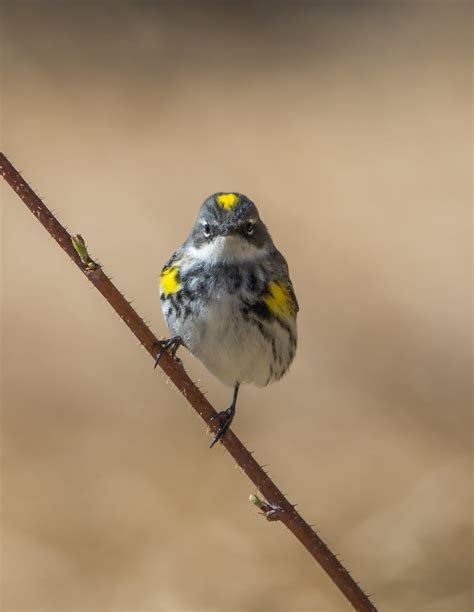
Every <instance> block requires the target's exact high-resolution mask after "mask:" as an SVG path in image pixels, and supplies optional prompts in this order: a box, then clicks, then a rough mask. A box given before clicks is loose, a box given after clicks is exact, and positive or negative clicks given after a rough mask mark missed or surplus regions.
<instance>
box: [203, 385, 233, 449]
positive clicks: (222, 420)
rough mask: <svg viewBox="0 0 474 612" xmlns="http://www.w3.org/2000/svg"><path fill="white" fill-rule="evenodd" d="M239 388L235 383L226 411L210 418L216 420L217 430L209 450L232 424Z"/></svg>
mask: <svg viewBox="0 0 474 612" xmlns="http://www.w3.org/2000/svg"><path fill="white" fill-rule="evenodd" d="M239 386H240V383H238V382H237V383H235V386H234V394H233V396H232V402H231V404H230V406H229V407H228V408H227V410H222V411H221V412H218V413H217V414H216V415H215V416H213V417H212V418H211V421H214V419H217V420H218V421H219V428H218V430H217V431H216V435H215V436H214V438H213V440H212V442H211V446H210V448H212V447H213V446H214V444H216V443H217V442H219V440H221V439H222V438H223V437H224V435H225V433H226V432H227V430H228V429H229V427H230V424H231V423H232V420H233V418H234V415H235V404H236V403H237V395H238V393H239Z"/></svg>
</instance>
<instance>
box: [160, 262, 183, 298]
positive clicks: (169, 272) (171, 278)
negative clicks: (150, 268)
mask: <svg viewBox="0 0 474 612" xmlns="http://www.w3.org/2000/svg"><path fill="white" fill-rule="evenodd" d="M160 287H161V291H162V292H163V293H164V294H165V295H171V294H172V293H176V292H177V291H179V290H180V289H181V283H180V282H179V280H178V268H177V267H176V266H169V268H165V269H164V270H163V272H162V273H161V280H160Z"/></svg>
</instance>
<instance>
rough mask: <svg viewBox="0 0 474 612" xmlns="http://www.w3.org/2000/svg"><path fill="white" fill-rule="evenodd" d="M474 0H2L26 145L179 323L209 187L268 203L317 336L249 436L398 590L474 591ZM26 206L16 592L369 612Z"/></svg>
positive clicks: (19, 215)
mask: <svg viewBox="0 0 474 612" xmlns="http://www.w3.org/2000/svg"><path fill="white" fill-rule="evenodd" d="M470 17H471V15H470V4H469V3H462V2H455V1H454V2H419V3H409V2H406V3H395V2H383V3H374V4H361V3H358V2H353V3H347V4H342V3H326V4H318V3H316V2H312V3H311V2H307V3H300V2H295V3H290V2H289V1H288V2H286V3H278V2H270V1H267V2H257V3H253V4H251V3H243V4H242V3H240V4H239V5H238V4H237V3H230V2H215V3H209V2H205V3H198V2H194V3H193V2H189V3H186V2H183V1H178V2H175V3H171V2H169V3H138V2H137V3H127V4H120V3H118V2H104V3H98V2H95V3H93V2H91V3H87V2H54V3H45V2H40V1H37V2H20V1H18V2H13V1H11V2H5V3H3V4H2V21H3V23H2V29H3V31H2V45H1V50H2V96H1V101H2V149H3V150H4V151H5V152H6V153H7V154H8V156H9V157H10V159H11V160H12V162H13V163H15V164H17V165H18V167H19V168H21V170H22V171H23V172H24V175H25V177H26V178H27V179H28V180H29V181H30V183H31V184H32V185H33V186H34V187H35V188H37V189H38V191H39V193H40V194H41V195H42V196H43V197H44V198H45V201H46V203H47V204H48V205H49V206H50V207H51V208H53V209H55V210H56V211H57V214H58V216H59V218H60V220H61V221H62V222H63V223H65V224H66V225H67V226H68V228H69V229H70V231H72V232H81V233H82V234H83V235H84V236H85V238H86V240H87V242H88V244H89V246H90V249H91V252H92V254H93V255H94V256H96V257H97V258H98V259H99V260H100V261H101V262H103V264H104V266H105V268H106V270H107V271H108V272H109V273H110V274H111V275H112V276H113V277H114V279H115V281H116V283H117V285H118V287H120V288H121V289H122V290H123V291H124V292H125V294H126V295H127V297H129V298H130V299H133V300H134V301H135V305H136V308H137V309H138V311H139V312H140V313H141V314H142V315H143V316H144V317H145V318H146V319H147V320H149V321H150V323H151V325H152V328H153V329H154V330H155V331H156V332H157V333H159V334H166V328H165V325H164V323H163V320H162V316H161V313H160V309H159V300H158V295H157V279H158V274H159V271H160V269H161V266H162V265H163V263H164V262H165V261H166V259H167V258H168V256H169V255H170V254H171V253H172V251H173V250H174V249H175V248H176V247H177V246H178V245H179V244H180V243H181V242H182V241H183V239H184V238H185V236H186V234H187V232H188V230H189V228H190V227H191V225H192V223H193V222H194V218H195V215H196V213H197V210H198V207H199V205H200V203H201V201H202V200H203V199H204V198H205V197H206V196H207V195H209V194H210V193H212V192H214V191H217V190H238V191H242V192H244V193H246V194H247V195H249V196H250V197H251V198H252V199H254V200H255V202H256V203H257V204H258V206H259V208H260V211H261V214H262V217H263V218H264V220H265V222H266V223H267V224H268V226H269V228H270V230H271V231H272V234H273V237H274V239H275V242H276V244H277V245H278V246H279V248H280V249H281V250H282V251H283V253H284V254H285V255H286V257H287V259H288V261H289V264H290V270H291V274H292V278H293V281H294V285H295V288H296V291H297V295H298V298H299V301H300V305H301V312H300V319H299V329H300V344H299V352H298V356H297V359H296V361H295V363H294V366H293V367H292V370H291V372H290V374H289V375H288V376H287V377H286V378H285V379H284V380H283V381H281V382H280V383H278V384H277V385H274V386H272V387H269V388H268V389H266V390H258V389H254V388H250V387H249V388H245V389H244V390H243V393H242V394H241V398H240V405H239V406H238V412H237V419H236V421H235V431H236V433H237V434H238V435H239V436H241V438H242V440H243V441H244V442H245V443H246V444H248V445H249V447H251V448H253V449H255V450H256V457H257V458H258V459H259V460H260V461H261V462H262V463H268V464H269V471H270V474H271V475H272V476H273V477H274V479H275V480H276V482H277V483H278V484H279V485H280V486H281V487H282V488H283V490H285V491H287V492H288V494H289V496H290V499H291V500H292V501H294V502H298V504H299V508H300V510H301V511H302V513H303V515H304V516H305V517H306V518H307V519H308V521H310V522H314V523H316V525H317V528H318V530H319V531H320V533H321V535H322V536H323V537H324V538H325V539H326V540H327V542H328V543H329V544H330V546H331V547H333V548H334V550H335V551H337V552H339V553H340V554H341V556H342V558H343V560H344V561H345V563H346V564H347V565H348V567H349V568H350V569H351V570H352V571H353V572H354V574H355V576H356V578H357V579H358V580H360V581H361V583H362V584H363V586H364V587H365V588H366V589H367V590H368V591H370V592H374V593H375V597H374V599H375V602H376V603H377V604H378V605H379V606H380V609H381V610H384V611H389V612H412V611H415V612H461V611H462V612H468V611H469V610H472V601H471V599H470V588H471V587H470V584H471V578H472V576H471V537H470V528H471V522H470V483H471V465H470V456H471V450H472V438H471V424H470V401H469V399H470V318H469V317H470V309H469V302H470V286H471V281H470V274H469V264H470V212H469V205H470V197H471V192H470V184H471V165H470V162H471V160H470V155H471V151H470V147H471V131H470V123H471V115H470V113H471V104H472V99H471V88H470V85H471V83H470V69H471V66H470V45H469V43H470V27H471V25H470ZM2 217H3V234H2V256H3V272H2V297H3V315H2V322H3V337H2V348H3V402H2V409H3V420H2V433H3V437H2V448H3V455H2V498H3V512H2V571H1V575H2V606H3V607H2V610H5V611H6V612H14V611H15V612H16V611H21V610H24V611H26V610H41V611H42V612H43V611H44V612H56V611H64V612H66V611H74V612H76V611H81V612H96V611H97V612H98V611H101V612H102V611H111V612H112V611H114V612H115V611H117V612H118V611H137V612H138V611H142V610H143V611H145V610H149V611H153V610H157V611H158V610H159V611H179V612H184V611H187V612H195V611H198V610H199V611H211V612H217V611H228V612H244V611H245V612H247V611H248V612H251V611H257V610H259V611H265V612H267V611H276V612H293V611H298V610H306V611H309V610H311V611H313V610H314V611H321V612H339V611H341V612H343V611H344V610H347V609H348V606H347V605H346V603H345V601H344V600H343V598H342V597H341V596H340V595H339V593H338V592H337V591H336V589H335V588H334V587H333V586H332V584H331V583H330V582H329V580H328V579H327V577H326V576H325V575H324V574H323V572H322V571H321V570H320V569H319V568H318V567H316V566H315V564H314V563H313V562H312V560H311V558H310V557H309V556H308V555H307V553H306V552H305V551H304V550H303V549H302V548H301V547H300V546H299V545H298V544H297V542H296V541H295V540H294V539H292V537H290V535H289V534H288V533H287V532H286V531H285V530H284V528H283V527H281V526H280V525H278V524H267V523H266V522H265V521H264V520H263V519H262V518H261V517H259V516H258V515H257V514H256V512H255V509H254V508H253V507H252V506H251V505H250V504H249V503H248V501H247V498H248V495H249V493H252V492H254V490H253V488H252V486H251V485H250V483H249V482H248V481H247V480H246V479H245V478H244V477H243V476H242V474H241V473H240V472H239V471H238V470H234V466H233V463H232V461H231V460H229V457H228V456H227V455H226V454H225V452H224V451H223V450H222V449H221V448H218V449H215V450H213V451H210V450H209V448H208V444H209V441H210V437H209V436H208V435H206V432H205V428H204V426H203V424H202V423H201V422H200V420H199V419H198V418H197V417H196V416H195V415H194V413H193V412H192V411H191V410H190V409H189V408H188V407H187V405H186V402H185V400H184V399H183V398H181V397H180V396H179V395H178V394H177V392H176V391H175V390H174V389H173V388H172V387H171V386H170V385H167V384H166V380H165V378H164V377H163V376H162V375H161V374H160V373H158V372H154V371H153V368H152V363H151V360H150V359H149V357H148V356H147V355H146V353H145V352H144V351H143V350H142V349H141V348H139V347H138V346H137V344H136V342H135V340H134V339H133V337H132V336H131V334H130V333H129V332H128V331H127V329H126V328H125V326H124V325H123V324H122V323H121V322H120V320H119V319H118V318H117V317H116V316H115V315H114V314H113V313H112V311H111V309H110V307H109V306H108V305H107V304H106V303H105V302H104V300H103V299H102V298H101V297H100V295H99V294H98V293H97V292H96V291H95V290H94V289H93V288H91V287H89V286H88V284H87V281H86V280H85V279H84V278H83V277H81V275H80V274H79V273H78V272H77V270H75V269H74V267H73V266H72V265H71V263H70V262H69V261H68V259H67V258H66V257H65V255H64V254H63V253H62V252H61V251H60V250H59V248H58V247H57V245H56V244H54V243H53V241H52V240H51V239H50V238H49V237H48V236H47V234H46V233H45V231H44V229H43V228H42V227H41V226H40V225H39V224H38V223H37V222H35V220H34V218H33V217H32V216H31V215H30V213H29V212H28V211H27V210H26V208H25V207H24V206H23V204H22V203H21V202H20V201H19V200H18V199H17V198H16V197H15V196H14V194H13V193H12V192H10V191H9V190H8V189H6V188H3V190H2ZM182 356H183V358H184V359H185V363H186V367H187V368H188V370H189V371H190V372H191V374H192V376H193V377H194V378H195V379H200V381H201V383H200V384H201V385H202V386H203V388H205V389H206V390H208V392H209V397H210V399H211V400H212V401H213V402H214V403H215V406H216V407H223V406H225V405H226V403H227V401H228V398H229V393H230V391H229V390H228V389H226V388H224V387H222V385H220V384H219V383H218V382H217V381H215V380H214V379H213V378H212V377H211V375H210V374H208V373H207V372H206V371H205V370H204V368H203V367H202V366H201V365H200V364H199V363H197V362H196V361H195V360H194V359H193V358H191V357H190V356H189V355H186V354H185V353H183V355H182Z"/></svg>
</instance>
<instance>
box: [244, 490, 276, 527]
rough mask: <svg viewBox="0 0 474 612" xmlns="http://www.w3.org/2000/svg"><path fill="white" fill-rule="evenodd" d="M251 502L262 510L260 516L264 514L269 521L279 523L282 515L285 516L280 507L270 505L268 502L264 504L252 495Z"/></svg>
mask: <svg viewBox="0 0 474 612" xmlns="http://www.w3.org/2000/svg"><path fill="white" fill-rule="evenodd" d="M249 501H250V502H252V504H254V505H255V506H257V508H259V509H260V510H261V512H259V514H262V515H263V516H264V517H265V518H266V519H267V521H279V520H280V518H281V515H282V514H283V509H282V508H280V506H275V505H273V504H269V503H268V502H264V501H262V500H261V499H260V498H259V497H257V496H256V495H250V496H249Z"/></svg>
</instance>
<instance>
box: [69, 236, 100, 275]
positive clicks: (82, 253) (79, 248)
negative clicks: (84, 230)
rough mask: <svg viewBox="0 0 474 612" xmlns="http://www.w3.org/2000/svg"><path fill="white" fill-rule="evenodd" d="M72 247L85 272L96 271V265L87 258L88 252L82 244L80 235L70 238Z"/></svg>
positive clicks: (82, 240) (83, 243)
mask: <svg viewBox="0 0 474 612" xmlns="http://www.w3.org/2000/svg"><path fill="white" fill-rule="evenodd" d="M71 241H72V246H73V247H74V249H75V250H76V253H77V254H78V255H79V257H80V258H81V261H82V263H83V264H84V265H85V266H86V269H87V270H96V269H97V267H98V266H97V264H96V262H95V261H92V259H91V258H90V256H89V252H88V251H87V247H86V243H85V242H84V238H83V237H82V236H81V234H77V235H76V236H71Z"/></svg>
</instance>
